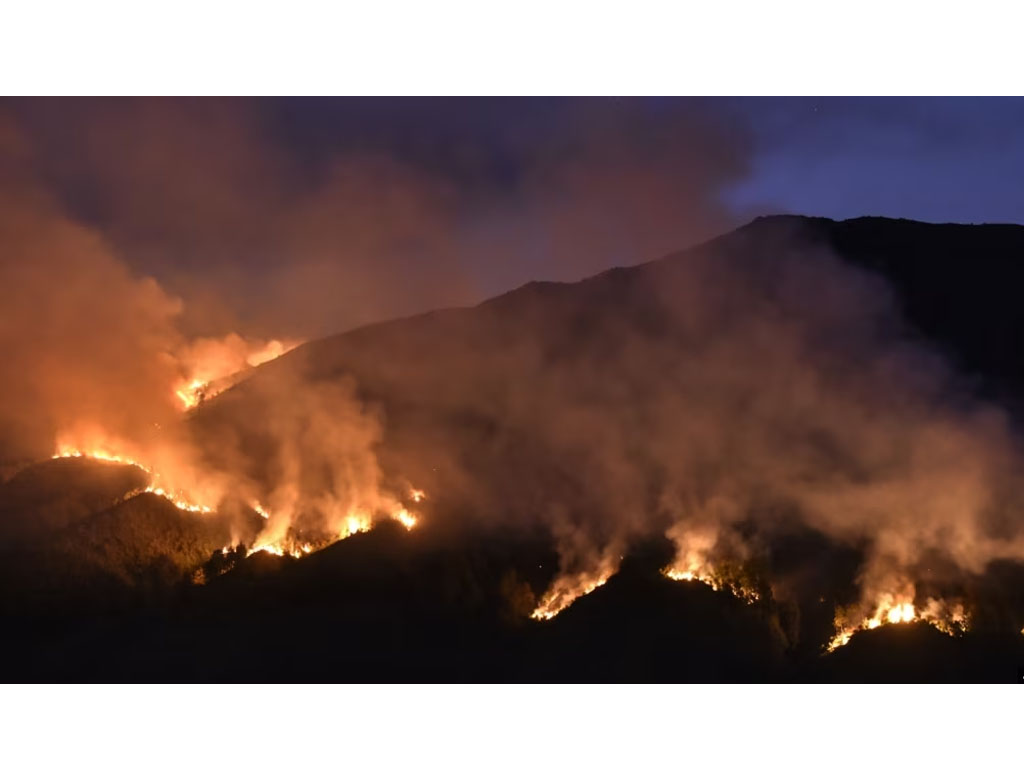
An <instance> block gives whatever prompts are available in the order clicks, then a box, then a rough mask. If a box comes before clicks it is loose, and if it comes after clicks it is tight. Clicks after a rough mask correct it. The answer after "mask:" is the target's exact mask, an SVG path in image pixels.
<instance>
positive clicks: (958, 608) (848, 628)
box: [825, 594, 970, 653]
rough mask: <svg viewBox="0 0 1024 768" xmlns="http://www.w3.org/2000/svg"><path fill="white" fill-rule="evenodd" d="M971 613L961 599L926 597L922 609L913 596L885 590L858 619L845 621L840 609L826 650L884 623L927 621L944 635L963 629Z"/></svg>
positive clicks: (832, 649)
mask: <svg viewBox="0 0 1024 768" xmlns="http://www.w3.org/2000/svg"><path fill="white" fill-rule="evenodd" d="M969 621H970V617H969V615H968V613H967V611H966V609H965V608H964V606H963V605H962V604H961V603H951V604H949V603H946V602H945V601H943V600H935V599H932V598H929V599H928V601H927V602H926V603H925V606H924V608H923V609H921V610H918V609H917V607H916V606H915V605H914V601H913V596H912V595H910V596H907V595H899V596H897V595H892V594H885V595H882V597H881V598H879V600H878V602H877V604H876V605H875V608H874V610H873V611H871V612H870V613H869V615H867V616H865V617H863V618H862V619H861V620H860V622H853V623H848V622H847V621H846V619H845V618H844V616H843V615H842V614H841V613H840V614H839V615H837V616H836V634H835V636H834V637H833V638H832V639H831V640H830V641H829V643H828V645H827V646H826V648H825V650H826V651H827V652H829V653H831V652H832V651H834V650H835V649H836V648H842V647H843V646H844V645H846V644H847V643H848V642H850V638H852V637H853V636H854V635H855V634H856V633H857V632H861V631H864V630H870V629H877V628H878V627H881V626H884V625H886V624H911V623H916V622H923V623H925V624H930V625H931V626H933V627H935V628H936V629H937V630H939V631H940V632H944V633H945V634H947V635H952V636H955V635H958V634H961V633H963V632H966V631H967V629H968V626H969Z"/></svg>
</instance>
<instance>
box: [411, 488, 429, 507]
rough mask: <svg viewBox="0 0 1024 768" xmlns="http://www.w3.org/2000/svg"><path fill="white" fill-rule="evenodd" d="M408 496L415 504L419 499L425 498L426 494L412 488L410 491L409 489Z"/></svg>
mask: <svg viewBox="0 0 1024 768" xmlns="http://www.w3.org/2000/svg"><path fill="white" fill-rule="evenodd" d="M409 498H410V499H412V500H413V501H415V502H416V503H417V504H419V503H420V502H421V501H423V500H424V499H425V498H427V494H425V493H424V492H423V491H421V490H418V489H416V488H413V489H412V490H411V491H409Z"/></svg>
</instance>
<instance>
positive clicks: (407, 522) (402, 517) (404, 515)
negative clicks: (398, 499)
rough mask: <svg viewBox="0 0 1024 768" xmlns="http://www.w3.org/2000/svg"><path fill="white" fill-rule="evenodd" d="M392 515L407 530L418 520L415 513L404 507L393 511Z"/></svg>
mask: <svg viewBox="0 0 1024 768" xmlns="http://www.w3.org/2000/svg"><path fill="white" fill-rule="evenodd" d="M393 517H394V519H395V520H397V521H398V522H400V523H401V524H402V525H404V526H405V529H406V530H407V531H411V530H412V529H413V528H414V527H415V526H416V523H417V522H419V521H418V520H417V519H416V515H414V514H413V513H412V512H410V511H409V510H407V509H406V508H405V507H402V508H400V509H399V510H398V511H397V512H395V514H394V515H393Z"/></svg>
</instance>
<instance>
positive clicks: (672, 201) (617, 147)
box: [6, 99, 747, 338]
mask: <svg viewBox="0 0 1024 768" xmlns="http://www.w3.org/2000/svg"><path fill="white" fill-rule="evenodd" d="M6 106H7V111H8V112H10V113H11V115H12V116H13V117H12V119H14V120H15V121H16V122H17V124H18V125H19V126H20V128H21V130H22V131H23V134H24V135H25V136H31V137H32V149H33V154H32V168H33V172H34V173H35V175H36V176H37V178H38V179H40V180H41V182H42V183H44V184H45V185H46V187H47V188H48V189H50V190H51V191H53V193H54V195H55V196H56V197H58V198H59V200H60V201H61V203H62V205H63V207H64V208H65V210H67V211H68V212H70V214H71V215H72V216H73V217H74V218H75V219H77V220H80V221H84V222H87V223H89V224H90V225H91V226H93V227H95V228H97V229H99V230H100V231H102V232H103V233H104V235H105V236H106V237H107V238H108V239H109V240H110V241H111V242H113V243H114V244H115V245H116V246H117V247H118V250H119V253H121V254H122V256H123V258H124V259H125V260H126V261H127V263H128V264H129V265H130V266H131V268H132V269H133V271H134V272H136V273H138V274H144V275H152V276H153V277H155V278H156V279H158V280H159V281H160V284H161V285H162V286H164V288H165V289H166V290H167V291H168V292H170V293H172V294H173V295H175V296H179V297H181V298H182V299H183V300H184V302H185V306H184V310H183V314H182V323H183V324H184V326H183V327H184V328H185V330H186V331H187V332H188V333H190V334H198V335H216V336H220V335H223V334H225V333H228V332H231V331H236V332H240V333H242V334H243V335H253V336H260V337H266V336H279V335H285V336H293V337H298V338H310V337H315V336H322V335H326V334H329V333H335V332H339V331H342V330H346V329H348V328H350V327H353V326H355V325H359V324H363V323H366V322H370V321H375V320H383V319H388V318H391V317H397V316H402V315H408V314H412V313H414V312H419V311H424V310H428V309H433V308H436V307H442V306H455V305H465V304H469V303H474V302H476V301H479V300H482V299H484V298H486V297H487V296H490V295H494V294H496V293H500V292H501V291H504V290H509V289H511V288H514V287H516V286H517V285H519V284H521V283H523V282H526V281H528V280H531V279H579V278H581V277H584V276H586V275H587V274H591V273H593V272H595V271H598V270H600V269H603V268H606V267H610V266H614V265H621V264H627V263H633V262H636V261H642V260H647V259H651V258H656V257H658V256H660V255H662V254H664V253H665V252H667V251H670V250H673V249H676V248H679V247H681V246H683V245H686V244H689V243H692V242H697V241H699V240H700V239H702V238H705V237H707V236H710V235H712V234H714V233H716V232H718V231H722V230H724V229H726V228H727V227H728V225H729V224H730V223H731V220H730V218H729V216H728V215H727V214H726V213H725V211H724V209H723V208H722V206H721V205H720V204H719V202H718V194H719V192H720V191H721V189H722V188H723V186H724V185H726V184H728V183H729V182H731V181H733V180H735V179H736V178H738V177H739V176H741V175H742V174H743V173H744V172H745V170H746V163H747V160H746V158H747V137H746V136H745V135H744V133H743V131H742V130H740V129H737V128H736V127H734V126H732V125H731V124H730V123H729V122H728V121H727V120H726V119H725V117H724V115H723V114H721V110H720V109H719V108H718V106H717V105H716V104H714V103H705V102H695V103H690V102H680V101H666V102H650V103H649V102H630V101H628V100H626V101H617V100H610V99H609V100H593V101H587V100H580V101H572V100H568V101H563V100H534V101H530V100H526V101H516V100H496V101H481V102H474V101H473V100H438V101H432V100H416V99H412V100H407V101H398V102H393V101H388V100H369V101H363V100H352V101H351V102H348V101H347V100H341V101H340V102H330V101H328V102H319V101H305V100H298V99H296V100H283V101H265V102H262V101H249V100H208V99H206V100H83V101H79V102H69V101H46V100H42V101H32V102H21V101H10V102H8V103H7V105H6Z"/></svg>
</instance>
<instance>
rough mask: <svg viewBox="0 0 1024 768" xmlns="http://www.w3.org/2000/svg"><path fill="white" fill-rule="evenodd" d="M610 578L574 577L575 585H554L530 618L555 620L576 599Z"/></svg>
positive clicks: (609, 575) (600, 585) (603, 576)
mask: <svg viewBox="0 0 1024 768" xmlns="http://www.w3.org/2000/svg"><path fill="white" fill-rule="evenodd" d="M610 577H611V574H607V575H601V576H598V577H597V578H591V579H588V578H586V577H582V578H581V577H575V579H574V581H575V580H577V579H579V580H578V581H576V583H575V584H572V585H570V584H567V583H566V584H561V585H558V584H556V586H555V587H553V588H552V589H549V590H548V591H547V593H546V594H545V595H544V597H542V598H541V601H540V604H539V605H538V606H537V607H536V608H534V610H533V613H531V614H530V618H531V619H538V620H547V619H553V618H555V616H557V615H558V614H559V613H561V612H562V611H564V610H565V609H566V608H568V607H569V606H570V605H572V603H573V602H574V601H575V600H576V599H577V598H579V597H583V596H584V595H589V594H590V593H591V592H593V591H594V590H595V589H597V588H598V587H602V586H604V584H605V582H607V581H608V579H609V578H610Z"/></svg>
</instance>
